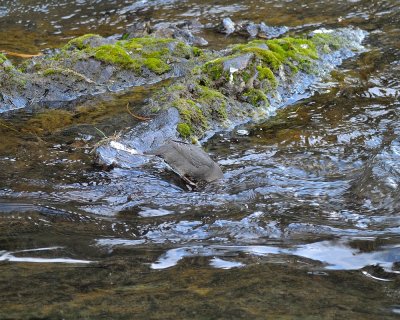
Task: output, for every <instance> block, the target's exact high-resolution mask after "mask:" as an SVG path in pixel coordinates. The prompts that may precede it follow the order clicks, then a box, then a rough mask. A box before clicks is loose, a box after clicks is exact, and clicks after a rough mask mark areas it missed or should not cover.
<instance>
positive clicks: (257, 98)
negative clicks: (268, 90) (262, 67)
mask: <svg viewBox="0 0 400 320" xmlns="http://www.w3.org/2000/svg"><path fill="white" fill-rule="evenodd" d="M243 97H245V98H246V100H247V101H248V102H249V103H250V104H252V105H253V106H255V107H260V106H268V105H269V101H268V98H267V96H266V95H265V93H264V92H262V91H261V90H259V89H250V90H248V91H246V92H245V93H244V94H243Z"/></svg>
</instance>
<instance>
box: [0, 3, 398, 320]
mask: <svg viewBox="0 0 400 320" xmlns="http://www.w3.org/2000/svg"><path fill="white" fill-rule="evenodd" d="M227 16H229V17H231V18H232V19H233V20H234V21H235V20H236V21H237V20H240V19H248V20H252V21H255V22H261V21H264V22H266V23H267V24H269V25H286V26H288V27H289V28H290V30H291V32H292V33H301V32H304V31H308V30H310V29H313V28H316V27H321V26H325V27H339V26H356V27H359V28H361V29H363V30H366V31H368V33H369V35H368V37H367V39H366V41H365V46H366V47H367V51H366V52H364V53H363V54H362V55H360V56H357V57H355V58H353V59H351V60H347V61H346V62H345V63H344V64H343V65H342V66H341V67H340V68H338V69H337V70H336V71H335V72H332V74H331V76H330V77H329V78H327V79H325V80H324V81H323V82H322V83H320V84H318V85H317V86H314V87H313V88H311V89H310V93H309V95H308V97H305V98H304V99H303V100H301V101H299V102H297V103H296V104H294V105H289V106H286V107H285V108H282V109H280V110H278V111H277V112H276V114H274V115H273V116H272V117H271V118H269V119H266V120H265V121H264V122H262V123H257V124H247V125H243V126H240V127H238V128H236V129H235V130H234V131H232V132H221V133H218V134H216V135H215V136H214V137H213V138H212V139H210V140H209V141H208V142H207V143H206V144H205V148H206V150H207V151H208V152H209V153H210V154H211V156H212V157H213V158H214V159H215V160H216V161H218V163H219V164H220V165H221V167H222V169H223V171H224V175H225V177H224V179H223V180H222V181H218V182H215V183H212V184H210V185H208V186H206V187H205V188H204V189H202V190H199V191H196V192H188V191H186V190H185V189H184V188H182V186H181V184H180V182H179V181H178V180H177V179H176V178H175V177H173V176H172V175H171V174H170V173H167V172H164V171H163V169H162V168H152V167H150V166H149V167H148V168H144V169H143V168H142V169H138V170H137V171H135V170H123V169H117V168H116V169H113V170H106V169H105V168H100V167H97V166H95V165H94V162H93V154H92V153H91V150H92V148H93V147H94V146H95V145H96V143H97V142H98V141H99V140H100V139H101V138H103V136H104V135H105V136H108V137H112V136H113V135H117V134H119V133H120V132H123V131H124V130H127V128H129V127H131V126H133V125H135V123H136V122H137V121H138V120H136V119H134V118H133V117H132V116H131V115H130V114H129V113H128V112H127V110H126V104H127V103H128V102H129V103H130V106H131V107H132V108H133V109H134V110H135V111H137V112H138V113H140V110H141V108H142V106H143V105H144V103H145V99H146V98H147V97H149V96H150V95H151V93H152V92H154V91H155V90H157V89H159V88H160V86H164V85H168V84H169V83H161V84H157V85H153V86H149V87H140V88H134V89H132V90H128V91H125V92H121V93H119V94H115V95H113V96H98V97H94V98H91V99H87V100H85V101H78V102H76V103H74V104H73V105H71V107H70V108H68V109H66V110H35V108H30V109H29V110H25V111H20V112H17V113H14V114H10V115H5V116H4V115H3V117H2V118H1V119H0V167H1V169H0V272H1V276H0V292H1V293H0V299H1V304H0V318H1V319H186V318H189V317H190V318H195V319H237V318H246V319H269V318H271V319H293V318H300V319H322V318H324V319H336V318H337V319H342V318H343V319H392V318H393V319H395V318H397V317H399V314H400V277H399V274H400V215H399V212H400V111H399V109H398V108H399V107H400V102H399V97H400V78H399V74H400V45H399V43H400V42H399V39H400V4H399V2H398V1H395V0H393V1H391V0H386V1H383V0H382V1H378V0H372V1H371V0H368V1H367V0H352V1H350V0H348V1H334V2H331V1H312V0H308V1H290V0H288V1H270V0H267V1H260V0H252V1H237V2H232V1H228V0H216V1H208V0H202V1H197V2H194V1H191V0H187V1H174V0H154V1H145V0H142V1H126V0H114V1H105V0H93V1H89V0H77V1H55V0H17V1H0V49H1V50H8V51H17V52H22V53H36V52H38V51H41V50H46V49H47V48H53V47H57V46H59V45H61V44H62V43H65V42H66V41H67V40H68V39H70V38H71V37H73V36H76V35H81V34H84V33H89V32H90V33H100V34H102V35H112V34H122V33H123V32H124V30H126V28H127V26H129V25H132V24H134V23H135V22H137V21H139V20H140V21H142V20H146V19H150V20H151V21H152V22H159V21H182V20H185V19H192V18H199V19H200V21H201V22H202V23H203V24H205V25H206V26H207V28H206V29H205V30H204V32H203V36H204V37H206V38H207V40H209V43H210V44H209V46H210V47H211V48H220V47H223V46H225V45H227V44H229V43H232V42H237V41H243V40H244V39H239V38H237V37H236V38H234V37H225V36H223V35H220V34H218V33H216V32H215V30H213V28H212V26H213V25H216V24H217V23H218V22H219V21H220V20H221V19H222V18H224V17H227Z"/></svg>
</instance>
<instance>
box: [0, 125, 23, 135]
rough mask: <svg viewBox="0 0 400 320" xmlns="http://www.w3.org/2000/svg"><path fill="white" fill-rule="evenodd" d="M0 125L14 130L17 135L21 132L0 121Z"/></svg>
mask: <svg viewBox="0 0 400 320" xmlns="http://www.w3.org/2000/svg"><path fill="white" fill-rule="evenodd" d="M0 126H3V127H4V128H7V129H9V130H11V131H14V132H16V133H18V134H19V135H20V134H21V132H19V131H18V130H16V129H14V128H13V127H10V126H8V125H6V124H4V123H3V122H0Z"/></svg>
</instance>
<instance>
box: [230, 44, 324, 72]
mask: <svg viewBox="0 0 400 320" xmlns="http://www.w3.org/2000/svg"><path fill="white" fill-rule="evenodd" d="M232 50H233V52H241V53H246V52H251V53H254V54H255V55H256V56H257V57H258V58H259V59H260V60H261V61H262V62H263V64H264V66H265V67H268V68H270V69H272V70H278V68H279V67H280V66H281V65H282V64H286V65H288V66H289V67H290V68H291V69H292V71H294V72H296V71H297V70H298V69H299V68H300V69H307V68H308V67H309V65H310V64H311V61H312V60H314V59H317V58H318V52H317V49H316V46H315V43H314V42H312V41H311V40H308V39H296V38H292V37H286V38H281V39H273V40H266V41H264V40H254V41H251V42H249V43H247V44H240V45H235V46H233V48H232Z"/></svg>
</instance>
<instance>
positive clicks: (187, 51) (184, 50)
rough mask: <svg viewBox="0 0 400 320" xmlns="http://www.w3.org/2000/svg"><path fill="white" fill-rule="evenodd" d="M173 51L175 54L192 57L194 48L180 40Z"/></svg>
mask: <svg viewBox="0 0 400 320" xmlns="http://www.w3.org/2000/svg"><path fill="white" fill-rule="evenodd" d="M173 53H174V56H177V57H181V58H185V59H190V58H191V56H192V55H193V49H192V47H190V46H188V45H187V44H184V43H183V42H178V43H177V45H176V47H175V49H174V50H173Z"/></svg>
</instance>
